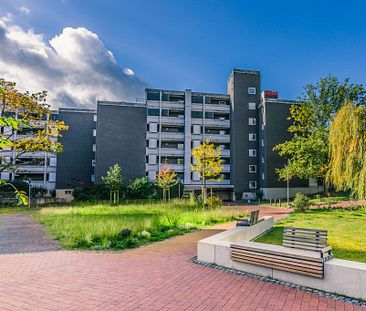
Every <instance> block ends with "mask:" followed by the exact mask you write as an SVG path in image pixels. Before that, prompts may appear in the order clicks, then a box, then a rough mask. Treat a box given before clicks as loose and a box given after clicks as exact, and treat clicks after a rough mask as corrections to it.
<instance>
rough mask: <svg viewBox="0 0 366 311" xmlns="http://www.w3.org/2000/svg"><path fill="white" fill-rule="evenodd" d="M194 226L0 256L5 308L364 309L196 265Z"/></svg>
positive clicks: (201, 234) (0, 306)
mask: <svg viewBox="0 0 366 311" xmlns="http://www.w3.org/2000/svg"><path fill="white" fill-rule="evenodd" d="M220 231H221V230H218V229H207V230H202V231H196V232H192V233H190V234H186V235H184V236H179V237H176V238H172V239H169V240H165V241H162V242H159V243H155V244H151V245H148V246H144V247H141V248H138V249H133V250H128V251H125V252H120V253H102V252H100V253H96V252H77V251H74V252H73V251H58V252H42V253H28V254H14V255H2V256H0V310H1V311H3V310H131V311H132V310H133V311H135V310H149V311H152V310H194V311H196V310H197V311H198V310H219V311H221V310H362V309H361V308H360V307H358V306H355V305H352V304H345V303H343V302H340V301H336V300H333V299H330V298H326V297H320V296H317V295H315V294H312V293H309V292H305V291H299V290H296V289H293V288H288V287H284V286H281V285H276V284H271V283H265V282H262V281H258V280H253V279H249V278H246V277H243V276H238V275H233V274H229V273H226V272H224V271H221V270H216V269H212V268H208V267H204V266H200V265H196V264H193V263H189V262H188V260H189V259H190V258H192V257H193V256H195V255H196V243H197V241H198V240H200V239H203V238H205V237H208V236H210V235H212V234H215V233H218V232H220Z"/></svg>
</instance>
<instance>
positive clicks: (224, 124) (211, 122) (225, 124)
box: [192, 118, 230, 128]
mask: <svg viewBox="0 0 366 311" xmlns="http://www.w3.org/2000/svg"><path fill="white" fill-rule="evenodd" d="M202 123H203V119H196V118H192V124H198V125H202ZM205 125H206V126H212V127H215V128H230V120H220V119H205Z"/></svg>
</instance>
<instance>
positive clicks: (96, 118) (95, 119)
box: [93, 114, 98, 122]
mask: <svg viewBox="0 0 366 311" xmlns="http://www.w3.org/2000/svg"><path fill="white" fill-rule="evenodd" d="M93 120H94V122H97V120H98V116H97V115H96V114H95V115H93Z"/></svg>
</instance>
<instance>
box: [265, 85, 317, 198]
mask: <svg viewBox="0 0 366 311" xmlns="http://www.w3.org/2000/svg"><path fill="white" fill-rule="evenodd" d="M298 104H299V103H298V102H297V101H294V100H286V99H279V98H278V92H273V91H263V92H262V94H261V101H260V105H259V107H258V115H259V144H258V149H259V180H260V181H259V187H260V189H262V190H263V192H264V197H265V198H266V199H270V198H285V197H286V196H287V182H286V181H285V180H279V177H278V173H277V172H276V169H280V168H283V167H284V166H285V163H286V161H285V159H284V158H283V157H280V156H279V154H278V152H276V151H273V148H274V147H275V146H276V145H278V144H280V143H283V142H285V141H286V140H290V139H291V134H290V133H289V132H288V128H289V126H290V125H291V120H289V119H288V118H289V116H290V107H291V106H292V105H298ZM288 186H289V189H288V190H289V194H290V197H293V196H294V195H295V194H296V193H297V192H302V193H306V194H314V193H319V192H323V191H324V186H323V184H321V183H318V181H317V180H316V179H309V180H299V179H291V180H290V181H289V185H288Z"/></svg>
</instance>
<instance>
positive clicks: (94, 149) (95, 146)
mask: <svg viewBox="0 0 366 311" xmlns="http://www.w3.org/2000/svg"><path fill="white" fill-rule="evenodd" d="M93 151H94V152H96V151H97V145H96V144H93Z"/></svg>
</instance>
